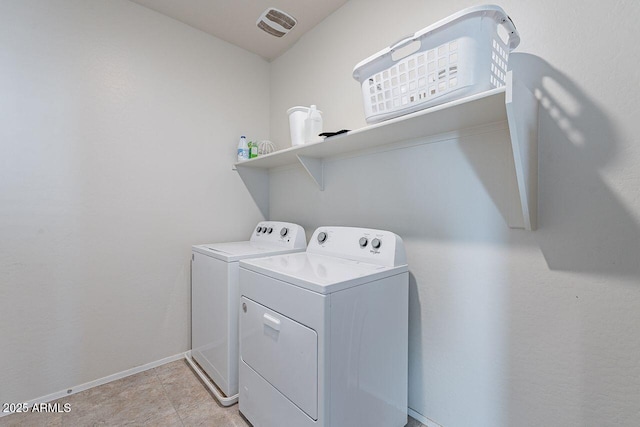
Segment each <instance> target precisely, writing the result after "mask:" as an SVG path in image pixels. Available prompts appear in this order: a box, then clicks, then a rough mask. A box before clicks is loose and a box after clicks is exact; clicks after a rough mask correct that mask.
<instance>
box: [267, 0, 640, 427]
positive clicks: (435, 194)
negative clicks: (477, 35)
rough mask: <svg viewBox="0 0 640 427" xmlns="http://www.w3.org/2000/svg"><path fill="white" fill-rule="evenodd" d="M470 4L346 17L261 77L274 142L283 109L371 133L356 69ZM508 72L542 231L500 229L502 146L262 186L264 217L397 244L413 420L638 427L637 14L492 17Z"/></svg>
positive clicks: (551, 9)
mask: <svg viewBox="0 0 640 427" xmlns="http://www.w3.org/2000/svg"><path fill="white" fill-rule="evenodd" d="M471 5H474V3H473V2H471V1H463V0H455V1H448V2H440V1H422V0H421V1H418V0H398V1H394V2H391V1H382V0H366V1H365V0H351V1H350V2H349V3H347V4H346V5H345V6H343V7H342V8H341V9H339V10H338V11H337V12H336V13H334V14H333V15H331V16H330V17H328V18H327V19H325V21H323V23H322V24H320V25H319V26H317V27H316V28H315V29H314V30H313V31H311V32H310V33H308V34H307V35H305V36H304V37H303V38H302V39H301V40H300V41H299V42H298V43H297V44H296V45H295V46H294V47H293V48H292V49H290V50H289V51H288V52H287V53H285V54H284V55H283V56H281V57H280V58H278V59H277V60H275V61H274V62H272V64H271V93H272V96H271V137H272V139H273V140H274V141H275V142H277V143H278V144H279V145H280V147H283V148H284V147H286V146H287V145H288V143H289V139H288V128H287V117H286V110H287V108H289V107H291V106H294V105H309V104H312V103H313V104H317V105H318V108H319V109H321V110H323V111H324V113H325V114H324V119H325V129H326V130H337V129H341V128H349V129H355V128H358V127H361V126H363V125H364V124H365V122H364V114H363V109H362V105H361V99H360V92H359V87H358V84H357V83H356V81H355V80H353V79H352V77H351V73H352V70H353V66H354V65H355V64H356V63H358V62H359V61H361V60H362V59H364V58H366V57H368V56H369V55H372V54H373V53H375V52H376V51H378V50H380V49H381V48H383V47H384V46H387V45H389V44H390V43H391V42H393V41H395V40H398V39H400V38H401V37H402V36H404V35H406V34H408V33H410V32H413V31H416V30H419V29H421V28H423V27H425V26H427V25H429V24H431V23H432V22H435V21H436V20H438V19H441V18H443V17H445V16H447V15H449V14H451V13H453V12H455V11H457V10H460V9H462V8H464V7H468V6H471ZM500 5H501V6H502V7H503V8H504V9H505V10H506V11H507V12H508V13H509V14H510V15H511V17H512V18H513V20H514V21H515V23H516V26H517V27H518V29H519V31H520V34H521V37H522V44H521V45H520V47H519V48H518V49H517V52H520V53H518V54H514V55H513V56H512V64H513V67H514V68H515V69H516V72H517V75H518V77H521V78H523V79H524V80H525V81H526V82H527V84H528V86H529V87H530V88H531V90H532V91H534V92H536V93H537V94H538V96H539V97H540V99H541V105H542V107H541V114H540V144H539V157H540V162H539V229H538V231H535V232H525V231H520V230H511V229H508V228H507V226H506V224H505V221H504V217H505V216H506V212H505V211H504V205H503V204H502V201H503V200H504V192H505V188H506V187H505V186H506V185H507V184H508V183H505V182H501V177H503V176H506V175H505V174H506V172H507V166H505V164H506V162H507V160H505V159H508V156H509V155H510V152H509V145H508V143H509V142H508V139H507V138H508V136H507V133H506V132H505V131H504V130H503V129H502V130H501V129H493V130H491V131H490V132H487V133H483V134H480V135H475V136H468V137H464V138H458V139H451V140H449V141H445V142H441V143H437V144H431V145H417V146H415V147H413V148H408V149H403V150H395V151H390V152H385V153H377V154H368V155H363V156H357V157H350V158H342V159H334V160H330V161H328V162H326V164H325V191H324V192H320V191H318V189H317V187H315V185H314V184H313V183H312V181H311V179H310V178H309V177H308V176H306V174H305V172H304V171H303V170H302V169H301V168H293V169H287V170H279V171H276V172H273V173H272V174H271V183H272V186H271V217H272V218H279V219H283V220H290V221H295V222H299V223H300V224H302V225H303V226H304V227H305V228H306V229H307V230H310V231H312V230H313V229H314V228H315V227H317V226H320V225H323V224H332V225H361V226H370V227H379V228H384V229H390V230H393V231H396V232H398V233H399V234H400V235H402V236H403V237H404V240H405V243H406V246H407V253H408V258H409V265H410V269H411V273H412V279H411V302H410V308H411V311H410V360H409V366H410V368H409V377H410V386H409V406H410V408H411V409H412V410H413V411H415V412H416V413H417V414H418V415H419V416H420V415H421V416H422V417H423V418H422V419H423V420H424V419H425V418H428V419H431V420H433V421H435V422H437V423H439V424H441V425H443V426H446V427H465V426H487V427H495V426H540V425H544V426H563V427H564V426H575V427H578V426H607V425H624V426H635V425H638V420H640V412H639V411H640V409H639V408H640V365H639V364H638V354H640V334H639V333H638V325H640V267H639V266H640V190H639V189H640V171H639V167H638V165H640V144H638V135H639V134H640V122H639V121H638V119H637V117H638V114H640V99H639V98H638V97H637V96H636V95H635V93H636V92H637V88H638V83H639V78H638V73H637V71H636V70H637V65H636V62H637V58H639V57H640V45H639V44H638V43H637V40H638V39H639V38H640V29H638V27H637V25H636V23H635V21H636V19H637V17H638V16H640V7H639V5H638V3H637V2H633V1H617V2H609V3H606V2H605V3H603V2H595V1H588V2H584V1H577V0H572V1H563V2H557V1H550V0H544V1H538V2H527V1H515V0H514V1H502V2H500Z"/></svg>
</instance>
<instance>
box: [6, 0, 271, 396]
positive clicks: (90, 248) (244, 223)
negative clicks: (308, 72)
mask: <svg viewBox="0 0 640 427" xmlns="http://www.w3.org/2000/svg"><path fill="white" fill-rule="evenodd" d="M268 91H269V65H268V64H267V63H266V62H265V61H264V60H262V59H260V58H259V57H257V56H255V55H253V54H250V53H248V52H246V51H244V50H241V49H239V48H237V47H234V46H231V45H229V44H227V43H225V42H222V41H220V40H218V39H215V38H213V37H211V36H209V35H206V34H204V33H202V32H199V31H197V30H195V29H193V28H190V27H188V26H185V25H183V24H181V23H178V22H177V21H173V20H171V19H169V18H166V17H164V16H162V15H159V14H157V13H155V12H152V11H150V10H148V9H145V8H143V7H141V6H139V5H137V4H134V3H131V2H128V1H123V0H113V1H91V2H88V1H84V0H75V1H73V0H68V1H53V0H50V1H38V0H20V1H2V2H0V378H1V380H0V402H19V401H23V400H28V399H34V398H37V397H39V396H43V395H46V394H49V393H52V392H57V391H60V390H63V389H64V390H66V389H67V388H69V387H71V386H75V385H78V384H82V383H84V382H87V381H90V380H94V379H96V378H101V377H103V376H106V375H109V374H113V373H115V372H119V371H123V370H125V369H129V368H132V367H134V366H137V365H141V364H145V363H149V362H152V361H156V360H159V359H161V358H164V357H167V356H171V355H174V354H177V353H180V352H183V351H186V350H187V349H189V348H190V339H189V337H190V317H189V316H190V304H189V302H190V285H189V280H190V278H189V263H190V246H191V245H192V244H194V243H203V242H206V241H214V240H216V241H217V240H231V239H235V240H241V239H246V238H247V230H249V229H252V227H253V225H254V224H255V223H256V222H257V221H259V220H260V219H262V217H261V214H260V212H259V211H258V210H257V208H256V206H255V204H254V203H253V201H252V199H251V197H250V195H249V194H248V192H247V190H246V189H245V187H244V185H243V184H242V181H241V180H240V179H239V177H238V176H237V173H236V172H233V171H232V170H231V166H230V165H231V163H232V162H233V161H234V156H235V146H236V144H237V140H238V137H239V135H240V134H246V135H247V136H249V137H250V138H251V137H256V138H258V137H259V138H266V137H267V136H268V135H269V117H268V107H269V105H268V99H269V92H268Z"/></svg>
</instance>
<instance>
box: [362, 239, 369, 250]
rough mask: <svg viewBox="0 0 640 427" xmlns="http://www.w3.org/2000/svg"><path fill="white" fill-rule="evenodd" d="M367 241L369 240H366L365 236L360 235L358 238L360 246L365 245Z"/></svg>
mask: <svg viewBox="0 0 640 427" xmlns="http://www.w3.org/2000/svg"><path fill="white" fill-rule="evenodd" d="M367 243H369V240H367V238H366V237H361V238H360V247H361V248H364V247H365V246H367Z"/></svg>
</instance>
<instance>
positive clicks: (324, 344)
mask: <svg viewBox="0 0 640 427" xmlns="http://www.w3.org/2000/svg"><path fill="white" fill-rule="evenodd" d="M408 293H409V273H408V267H407V264H406V256H405V250H404V245H403V243H402V239H400V237H398V236H397V235H395V234H394V233H391V232H388V231H381V230H371V229H364V228H348V227H320V228H318V229H317V230H316V231H315V232H314V234H313V237H312V238H311V240H310V242H309V245H308V247H307V251H306V252H302V253H296V254H288V255H279V256H271V257H267V258H260V259H253V260H246V261H241V262H240V295H241V297H240V307H241V308H240V403H239V405H240V408H239V409H240V411H241V412H242V414H243V415H244V416H245V417H246V418H247V419H248V420H249V421H250V422H251V423H252V424H253V425H254V426H255V427H287V426H290V427H306V426H314V427H320V426H322V427H329V426H331V427H358V426H367V427H370V426H381V427H403V426H404V425H406V423H407V386H408V377H407V370H408V360H407V358H408V299H409V295H408Z"/></svg>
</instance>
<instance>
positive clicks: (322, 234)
mask: <svg viewBox="0 0 640 427" xmlns="http://www.w3.org/2000/svg"><path fill="white" fill-rule="evenodd" d="M326 240H327V233H325V232H324V231H321V232H320V233H318V243H324V242H325V241H326Z"/></svg>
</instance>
